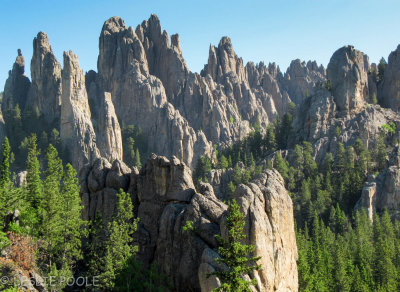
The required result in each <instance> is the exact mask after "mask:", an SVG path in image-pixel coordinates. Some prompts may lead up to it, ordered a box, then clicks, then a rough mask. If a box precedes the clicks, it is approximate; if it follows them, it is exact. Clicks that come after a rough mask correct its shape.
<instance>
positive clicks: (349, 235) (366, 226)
mask: <svg viewBox="0 0 400 292" xmlns="http://www.w3.org/2000/svg"><path fill="white" fill-rule="evenodd" d="M337 212H339V213H341V215H340V214H339V215H338V214H336V215H333V216H332V219H330V220H329V226H325V224H324V221H323V220H321V219H320V218H319V217H318V216H317V215H314V219H313V223H312V224H311V232H309V231H308V230H309V229H308V227H307V226H306V227H305V228H304V229H303V230H297V231H296V234H297V244H298V255H299V258H298V261H297V264H298V271H299V291H315V290H317V291H398V290H399V288H400V287H399V286H400V284H399V283H400V282H399V280H400V277H399V276H400V275H399V273H398V269H399V262H398V258H399V257H398V254H397V252H396V251H398V248H399V246H400V244H399V242H400V241H399V240H400V233H399V232H400V225H399V224H398V223H396V224H393V223H392V222H391V220H390V218H389V215H388V213H387V212H384V213H383V214H382V216H377V215H376V216H375V217H374V222H373V223H371V221H370V220H369V218H368V216H367V214H366V212H365V211H362V212H357V213H355V218H354V223H353V224H352V226H350V224H349V223H348V221H347V219H345V216H344V213H342V211H340V208H338V207H337ZM343 216H344V217H343ZM340 217H343V218H342V219H340ZM331 220H333V221H331ZM341 220H342V222H346V223H345V225H344V226H345V228H343V227H339V230H335V229H336V228H338V224H339V225H340V224H341V223H340V221H341ZM343 220H345V221H343Z"/></svg>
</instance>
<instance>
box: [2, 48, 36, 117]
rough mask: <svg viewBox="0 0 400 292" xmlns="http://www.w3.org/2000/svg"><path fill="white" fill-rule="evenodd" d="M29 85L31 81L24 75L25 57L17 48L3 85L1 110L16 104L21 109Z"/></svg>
mask: <svg viewBox="0 0 400 292" xmlns="http://www.w3.org/2000/svg"><path fill="white" fill-rule="evenodd" d="M30 85H31V82H30V81H29V78H28V77H27V76H26V75H25V58H24V56H22V53H21V50H20V49H18V56H17V58H16V60H15V63H14V65H13V68H12V70H11V71H9V72H8V78H7V80H6V84H5V85H4V95H3V101H2V103H1V109H2V112H3V113H6V112H7V111H8V110H10V109H13V108H14V107H15V106H16V105H18V106H19V108H20V109H21V108H22V109H23V108H24V107H25V103H26V99H27V95H28V91H29V88H30Z"/></svg>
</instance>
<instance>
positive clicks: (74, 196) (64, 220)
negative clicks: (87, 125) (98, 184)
mask: <svg viewBox="0 0 400 292" xmlns="http://www.w3.org/2000/svg"><path fill="white" fill-rule="evenodd" d="M79 190H80V187H79V181H78V178H77V174H76V171H75V169H74V168H73V167H72V165H71V164H67V166H66V170H65V172H64V176H63V186H62V200H61V206H62V208H61V216H60V217H61V220H60V221H61V228H62V242H61V244H60V252H61V256H62V261H63V264H66V265H67V266H68V268H69V269H70V270H71V269H72V268H73V267H74V264H75V262H76V261H77V260H79V259H81V258H82V249H81V245H82V241H81V240H82V236H83V235H84V234H85V228H84V227H85V224H86V222H85V221H84V220H83V219H82V216H81V215H82V214H81V211H82V205H81V199H80V196H79Z"/></svg>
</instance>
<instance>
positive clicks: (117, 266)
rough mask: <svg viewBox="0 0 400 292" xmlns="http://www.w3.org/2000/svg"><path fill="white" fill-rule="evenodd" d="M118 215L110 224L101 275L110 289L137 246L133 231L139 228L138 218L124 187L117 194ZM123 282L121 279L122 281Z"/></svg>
mask: <svg viewBox="0 0 400 292" xmlns="http://www.w3.org/2000/svg"><path fill="white" fill-rule="evenodd" d="M117 197H118V202H117V207H116V215H115V216H114V218H113V220H112V221H111V222H109V224H108V232H109V235H108V239H107V247H106V257H105V260H106V261H105V268H104V270H103V272H102V274H101V276H100V278H101V279H102V281H104V282H106V283H107V287H106V288H108V289H110V288H111V287H112V286H113V285H114V283H115V279H116V278H118V275H119V273H120V272H121V271H122V270H123V269H125V268H126V267H127V265H128V261H129V259H130V258H131V257H132V256H134V255H135V253H136V251H137V248H136V247H134V246H133V244H132V243H133V238H132V236H133V233H134V232H135V231H136V229H137V223H138V219H134V216H133V205H132V199H131V197H130V195H129V194H127V193H125V192H124V191H123V190H122V189H121V191H120V192H119V193H118V194H117ZM119 282H121V279H120V281H119Z"/></svg>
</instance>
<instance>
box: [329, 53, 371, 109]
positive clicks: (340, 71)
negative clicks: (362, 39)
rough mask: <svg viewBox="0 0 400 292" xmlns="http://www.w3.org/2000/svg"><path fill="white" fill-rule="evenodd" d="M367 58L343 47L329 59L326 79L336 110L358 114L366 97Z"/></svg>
mask: <svg viewBox="0 0 400 292" xmlns="http://www.w3.org/2000/svg"><path fill="white" fill-rule="evenodd" d="M368 69H369V62H368V57H367V56H366V55H364V54H363V53H362V52H360V51H358V50H355V49H354V47H353V46H345V47H343V48H341V49H339V50H337V51H336V52H335V53H334V54H333V56H332V57H331V59H330V61H329V64H328V69H327V77H328V80H330V82H331V87H332V94H333V97H334V99H335V102H336V105H337V109H338V110H339V111H344V112H350V111H354V112H359V111H360V110H361V108H362V107H363V106H364V104H365V99H366V97H367V96H368V74H367V73H368Z"/></svg>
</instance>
